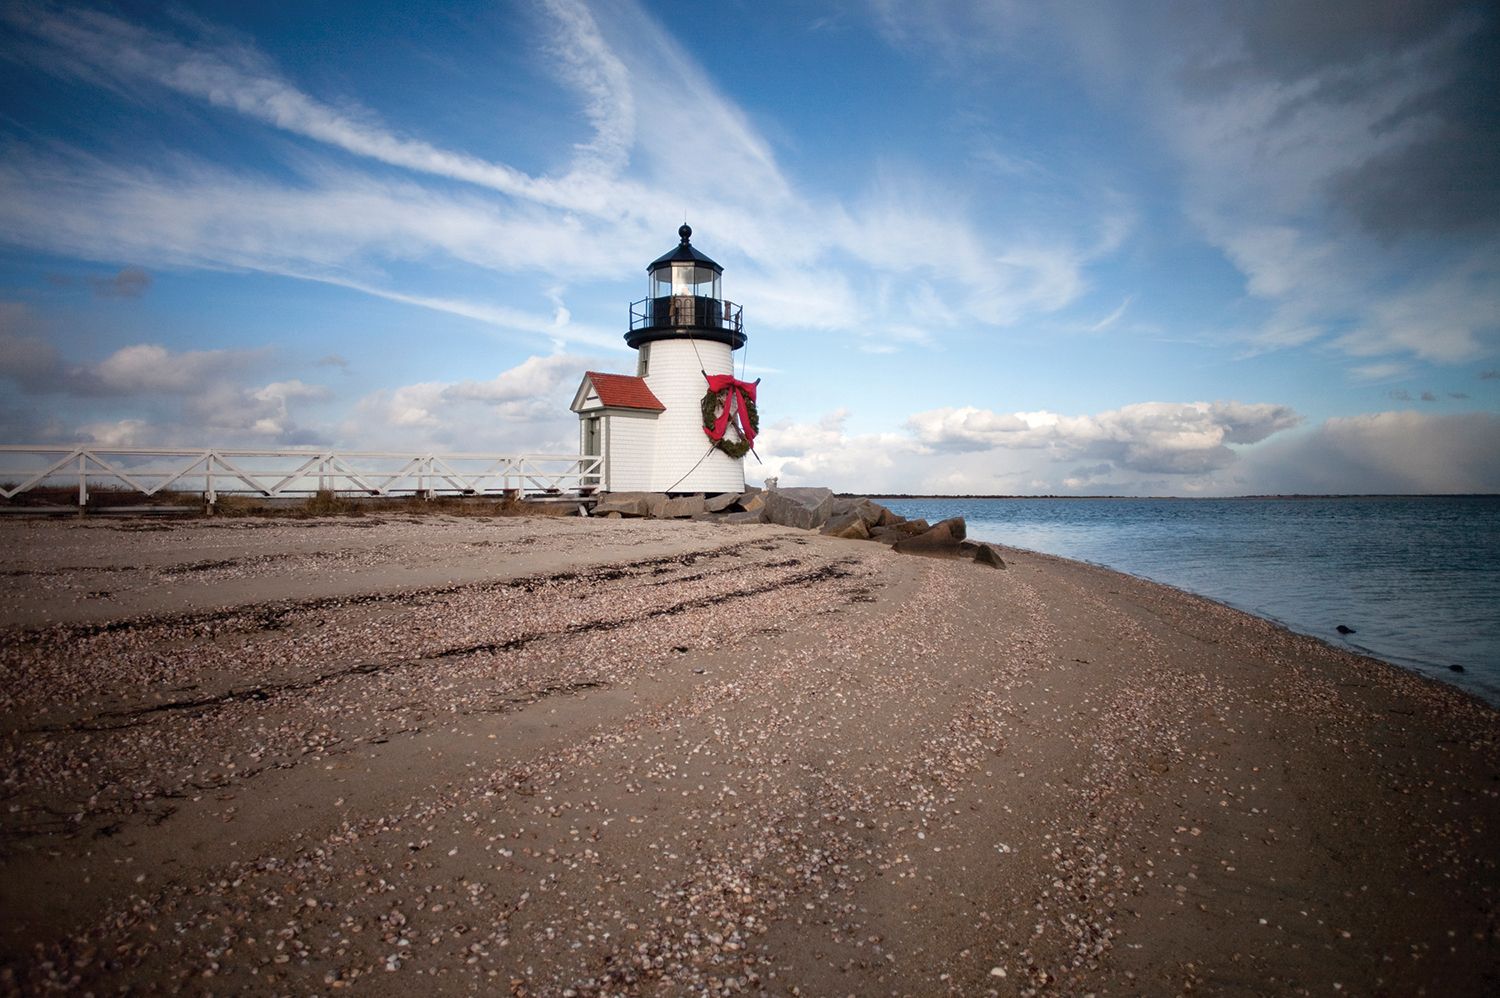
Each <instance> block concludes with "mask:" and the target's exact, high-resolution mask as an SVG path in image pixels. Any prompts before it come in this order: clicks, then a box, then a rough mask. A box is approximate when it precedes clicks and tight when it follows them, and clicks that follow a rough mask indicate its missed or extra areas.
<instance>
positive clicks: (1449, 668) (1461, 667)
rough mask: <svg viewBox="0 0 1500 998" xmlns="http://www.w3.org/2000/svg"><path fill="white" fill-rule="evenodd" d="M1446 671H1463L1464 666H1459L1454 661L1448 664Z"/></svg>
mask: <svg viewBox="0 0 1500 998" xmlns="http://www.w3.org/2000/svg"><path fill="white" fill-rule="evenodd" d="M1448 671H1449V672H1463V671H1464V667H1463V666H1461V665H1458V664H1457V663H1455V664H1453V665H1450V666H1448Z"/></svg>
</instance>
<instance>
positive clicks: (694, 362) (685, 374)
mask: <svg viewBox="0 0 1500 998" xmlns="http://www.w3.org/2000/svg"><path fill="white" fill-rule="evenodd" d="M694 347H696V348H697V350H696V352H695V351H694ZM700 358H701V360H702V367H701V368H700V367H699V360H700ZM704 371H707V372H708V373H709V374H732V373H733V372H734V356H733V352H732V351H731V350H730V349H729V346H728V344H725V343H711V342H707V341H705V340H693V341H689V340H686V339H682V340H657V341H656V342H654V343H652V344H651V373H650V374H648V375H647V376H646V384H647V385H649V386H650V388H651V391H652V393H653V394H654V395H655V396H656V397H657V398H658V399H660V400H661V404H662V405H664V406H666V407H667V411H666V412H664V413H662V414H661V415H660V416H659V417H657V419H656V421H655V422H656V458H655V463H654V466H653V471H652V474H651V486H650V489H649V491H653V492H665V491H668V490H671V491H673V492H740V491H743V490H744V488H745V467H744V463H743V462H742V461H736V460H735V459H733V458H731V457H730V456H729V455H728V454H725V453H724V452H723V451H721V450H719V449H718V448H717V447H715V448H714V449H713V452H712V453H710V454H708V456H707V457H704V454H705V453H706V452H707V451H708V449H709V440H708V435H707V434H705V433H704V432H703V408H702V406H703V395H704V393H705V392H707V391H708V383H707V382H706V381H704V379H703V372H704ZM617 453H618V452H617ZM699 458H703V463H702V464H698V467H697V469H696V470H694V471H692V473H691V474H689V473H688V470H689V469H690V468H692V467H693V465H694V464H697V463H698V459H699ZM684 475H687V477H686V478H684V477H683V476H684ZM616 490H617V491H620V490H623V486H616Z"/></svg>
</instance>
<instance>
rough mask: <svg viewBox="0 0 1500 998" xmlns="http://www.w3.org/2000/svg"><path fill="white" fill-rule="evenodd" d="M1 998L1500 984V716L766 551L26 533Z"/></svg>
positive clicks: (769, 538)
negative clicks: (9, 996)
mask: <svg viewBox="0 0 1500 998" xmlns="http://www.w3.org/2000/svg"><path fill="white" fill-rule="evenodd" d="M0 544H3V551H4V554H3V555H0V593H3V598H0V623H3V630H0V737H3V743H0V744H3V748H0V752H3V757H4V785H3V789H4V797H5V809H4V815H3V823H0V910H3V911H4V912H5V918H4V920H3V923H0V988H3V990H4V991H6V992H10V993H15V992H21V993H35V992H42V991H45V990H47V989H48V988H52V987H68V986H72V987H74V988H76V989H78V990H79V991H93V992H112V991H115V990H118V989H121V988H133V989H136V990H152V989H159V990H162V991H175V990H181V991H187V992H191V993H207V992H211V993H216V994H222V993H255V994H281V993H287V994H290V993H319V992H326V991H331V990H338V989H344V988H348V989H351V990H353V991H355V992H357V993H363V994H372V995H412V994H466V993H475V992H479V993H500V994H539V995H570V994H599V993H609V994H684V993H742V992H746V993H759V992H769V993H774V994H788V993H794V994H803V995H845V994H856V995H883V994H916V995H934V994H965V995H984V994H1001V995H1010V994H1031V993H1043V994H1070V995H1071V994H1086V993H1097V994H1100V995H1136V994H1139V995H1158V994H1176V993H1179V992H1182V991H1189V990H1191V991H1195V992H1199V993H1209V994H1246V995H1249V994H1320V995H1327V994H1418V993H1422V992H1423V989H1425V992H1426V993H1428V994H1432V995H1463V994H1473V995H1479V994H1494V993H1496V991H1497V989H1500V950H1497V928H1500V927H1497V922H1496V909H1495V903H1496V890H1497V885H1500V877H1497V873H1496V867H1495V863H1496V857H1497V856H1500V848H1497V845H1500V843H1497V829H1500V749H1497V745H1496V735H1497V733H1500V725H1497V715H1496V712H1495V711H1494V710H1493V709H1492V708H1490V707H1487V706H1485V705H1483V704H1480V703H1478V702H1477V701H1475V700H1473V699H1471V698H1469V697H1467V696H1466V695H1465V694H1463V693H1461V692H1459V691H1457V690H1454V689H1450V688H1447V687H1443V686H1440V685H1437V684H1434V683H1431V682H1429V681H1427V680H1424V679H1422V678H1419V677H1417V676H1414V675H1410V674H1407V673H1404V672H1402V671H1400V670H1397V669H1395V668H1392V667H1388V666H1385V665H1383V664H1381V663H1378V662H1373V661H1371V660H1369V659H1363V658H1359V657H1357V656H1353V655H1350V654H1348V653H1346V652H1344V651H1341V650H1338V649H1335V648H1332V647H1330V646H1327V645H1324V644H1322V643H1320V642H1317V641H1314V640H1311V639H1308V638H1304V637H1300V636H1296V635H1292V634H1290V633H1288V632H1286V631H1284V630H1281V629H1279V628H1277V627H1275V626H1273V625H1271V624H1268V623H1266V622H1264V621H1261V620H1258V619H1256V618H1253V617H1250V616H1247V615H1245V614H1242V613H1239V612H1236V611H1233V610H1230V609H1227V608H1225V607H1222V606H1219V605H1217V604H1214V603H1211V602H1208V601H1206V600H1202V599H1198V598H1196V597H1192V596H1189V595H1186V594H1183V593H1180V592H1177V591H1175V590H1172V589H1169V588H1166V587H1162V586H1159V585H1154V584H1151V583H1147V582H1143V581H1140V580H1136V579H1132V578H1129V577H1126V576H1121V575H1117V574H1114V573H1111V572H1108V571H1105V570H1102V569H1098V568H1094V567H1090V566H1086V565H1081V564H1077V563H1072V562H1067V561H1063V560H1059V559H1054V558H1049V557H1046V556H1042V555H1037V554H1030V553H1026V552H1021V551H1012V550H1007V551H1006V559H1007V562H1008V565H1009V567H1008V568H1007V569H1006V570H1003V571H1001V570H995V569H991V568H987V567H981V566H977V565H973V564H968V563H962V562H950V561H940V560H932V559H924V558H918V557H910V556H901V555H896V554H893V553H891V552H890V551H888V550H887V549H885V548H884V547H882V546H880V545H877V544H871V543H867V542H859V541H840V540H832V539H828V538H822V537H818V536H815V535H809V534H805V533H801V532H798V531H794V530H789V529H785V528H778V527H770V526H744V527H727V526H720V525H716V524H710V523H694V522H675V523H661V522H647V521H631V520H624V521H597V520H595V521H590V520H579V519H553V518H549V519H529V518H518V519H458V518H448V517H415V516H399V517H393V516H381V515H374V516H365V517H360V518H349V519H322V520H306V521H272V520H255V519H245V520H217V521H216V520H195V521H189V522H173V523H166V522H154V521H129V520H120V521H111V520H102V519H98V520H94V519H91V520H79V521H70V522H62V523H60V522H43V521H34V520H29V521H18V520H9V521H5V522H0Z"/></svg>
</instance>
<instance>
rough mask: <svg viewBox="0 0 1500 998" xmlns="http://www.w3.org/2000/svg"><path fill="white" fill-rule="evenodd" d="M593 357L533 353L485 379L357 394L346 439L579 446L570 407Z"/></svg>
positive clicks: (398, 444) (375, 443)
mask: <svg viewBox="0 0 1500 998" xmlns="http://www.w3.org/2000/svg"><path fill="white" fill-rule="evenodd" d="M591 366H595V365H594V362H593V359H591V358H587V357H580V356H576V355H569V354H552V355H549V356H533V357H528V358H527V359H526V360H524V361H522V362H521V363H520V364H517V365H516V366H515V367H512V368H509V369H507V370H505V371H501V372H500V373H499V374H497V375H495V376H494V377H493V378H489V379H487V380H465V381H451V382H450V381H425V382H416V383H413V384H408V385H401V386H398V387H396V388H391V389H382V390H380V391H376V392H372V393H370V394H368V395H366V396H365V397H363V398H361V399H359V400H358V401H357V402H356V403H355V404H354V407H353V413H354V418H352V419H350V420H347V421H346V422H345V423H344V424H343V426H342V428H341V430H340V433H339V436H340V438H341V439H344V440H346V441H349V442H358V443H359V445H361V446H370V447H379V448H381V449H391V448H397V449H411V448H418V449H426V448H429V447H439V448H446V449H452V448H455V447H457V448H459V449H461V450H464V451H475V450H489V451H494V450H520V451H537V450H546V449H551V450H554V451H556V450H561V451H563V452H574V451H576V450H577V439H576V437H577V417H576V416H574V415H573V413H572V412H570V411H569V410H568V402H569V401H571V398H572V394H573V391H574V390H575V389H576V388H577V387H578V383H579V380H580V379H581V378H582V375H583V372H584V371H585V370H588V369H589V368H590V367H591Z"/></svg>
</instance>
